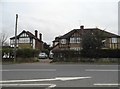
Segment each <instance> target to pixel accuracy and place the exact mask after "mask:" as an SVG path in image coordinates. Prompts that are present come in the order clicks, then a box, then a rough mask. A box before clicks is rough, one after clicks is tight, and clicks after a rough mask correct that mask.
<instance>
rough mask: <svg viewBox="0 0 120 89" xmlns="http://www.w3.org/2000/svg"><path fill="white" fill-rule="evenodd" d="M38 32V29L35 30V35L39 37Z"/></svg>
mask: <svg viewBox="0 0 120 89" xmlns="http://www.w3.org/2000/svg"><path fill="white" fill-rule="evenodd" d="M37 34H38V31H37V30H35V37H36V38H37Z"/></svg>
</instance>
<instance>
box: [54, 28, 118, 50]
mask: <svg viewBox="0 0 120 89" xmlns="http://www.w3.org/2000/svg"><path fill="white" fill-rule="evenodd" d="M87 32H90V33H92V34H94V33H102V34H104V36H105V39H104V40H103V41H102V42H103V44H104V46H103V47H102V48H104V49H120V36H119V35H116V34H113V33H110V32H107V31H105V30H101V29H99V28H84V26H80V29H73V30H71V31H70V32H68V33H66V34H64V35H63V36H59V37H56V38H55V40H54V41H53V49H52V51H63V50H75V51H79V50H81V49H82V46H81V43H82V35H84V34H85V33H87Z"/></svg>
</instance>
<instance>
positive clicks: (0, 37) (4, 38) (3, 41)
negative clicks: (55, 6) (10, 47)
mask: <svg viewBox="0 0 120 89" xmlns="http://www.w3.org/2000/svg"><path fill="white" fill-rule="evenodd" d="M7 38H8V36H7V35H6V34H5V33H1V34H0V43H1V44H0V46H3V45H4V44H7V42H6V41H7Z"/></svg>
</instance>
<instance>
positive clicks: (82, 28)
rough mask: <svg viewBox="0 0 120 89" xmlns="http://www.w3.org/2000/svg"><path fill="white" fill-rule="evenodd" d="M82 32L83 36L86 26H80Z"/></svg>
mask: <svg viewBox="0 0 120 89" xmlns="http://www.w3.org/2000/svg"><path fill="white" fill-rule="evenodd" d="M80 30H81V34H82V35H83V32H84V31H83V30H84V25H81V26H80Z"/></svg>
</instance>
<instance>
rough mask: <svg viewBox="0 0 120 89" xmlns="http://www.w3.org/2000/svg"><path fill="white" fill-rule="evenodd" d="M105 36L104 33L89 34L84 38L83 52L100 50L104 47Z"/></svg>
mask: <svg viewBox="0 0 120 89" xmlns="http://www.w3.org/2000/svg"><path fill="white" fill-rule="evenodd" d="M102 40H104V36H103V33H102V32H94V33H93V32H87V33H85V34H84V35H83V37H82V47H83V50H89V49H92V50H95V49H100V48H101V47H102V46H103V42H102Z"/></svg>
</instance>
